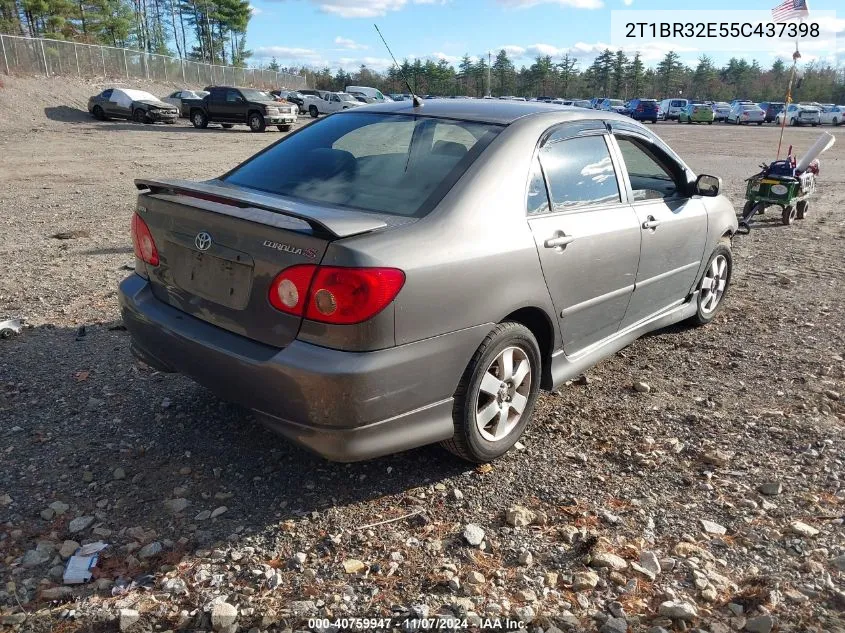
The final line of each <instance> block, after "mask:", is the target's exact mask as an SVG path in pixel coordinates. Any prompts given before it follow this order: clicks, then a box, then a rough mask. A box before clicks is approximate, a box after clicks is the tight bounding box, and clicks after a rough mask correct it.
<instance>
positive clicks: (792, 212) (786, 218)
mask: <svg viewBox="0 0 845 633" xmlns="http://www.w3.org/2000/svg"><path fill="white" fill-rule="evenodd" d="M797 217H798V208H797V207H793V206H792V205H788V206H786V207H784V208H783V213H781V216H780V219H781V222H783V224H784V226H789V225H790V224H792V222H793V220H795V219H796V218H797Z"/></svg>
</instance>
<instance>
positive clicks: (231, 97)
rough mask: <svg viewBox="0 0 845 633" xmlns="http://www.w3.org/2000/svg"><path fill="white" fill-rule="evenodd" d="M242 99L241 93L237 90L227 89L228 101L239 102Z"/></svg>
mask: <svg viewBox="0 0 845 633" xmlns="http://www.w3.org/2000/svg"><path fill="white" fill-rule="evenodd" d="M240 100H241V93H240V92H238V91H237V90H227V91H226V103H238V102H239V101H240Z"/></svg>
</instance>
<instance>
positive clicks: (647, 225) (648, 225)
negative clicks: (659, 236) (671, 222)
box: [643, 215, 663, 229]
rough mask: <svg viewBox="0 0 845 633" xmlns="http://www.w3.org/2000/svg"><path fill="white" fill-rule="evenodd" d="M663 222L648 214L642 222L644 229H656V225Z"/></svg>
mask: <svg viewBox="0 0 845 633" xmlns="http://www.w3.org/2000/svg"><path fill="white" fill-rule="evenodd" d="M661 224H663V222H661V221H660V220H655V219H654V216H653V215H650V216H648V218H647V219H646V221H645V222H643V228H644V229H656V228H657V227H658V226H660V225H661Z"/></svg>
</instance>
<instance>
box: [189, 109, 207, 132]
mask: <svg viewBox="0 0 845 633" xmlns="http://www.w3.org/2000/svg"><path fill="white" fill-rule="evenodd" d="M191 124H193V126H194V127H195V128H197V129H200V130H204V129H205V128H207V127H208V115H207V114H206V113H205V112H203V111H202V110H196V111H195V112H192V113H191Z"/></svg>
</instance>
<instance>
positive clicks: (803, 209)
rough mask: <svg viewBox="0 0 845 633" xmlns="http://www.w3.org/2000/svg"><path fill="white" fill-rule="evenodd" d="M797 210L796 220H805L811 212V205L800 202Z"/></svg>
mask: <svg viewBox="0 0 845 633" xmlns="http://www.w3.org/2000/svg"><path fill="white" fill-rule="evenodd" d="M795 210H796V213H797V214H796V218H797V219H799V220H803V219H804V218H805V217H807V214H808V213H809V212H810V203H809V202H808V201H807V200H799V201H798V204H796V205H795Z"/></svg>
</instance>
